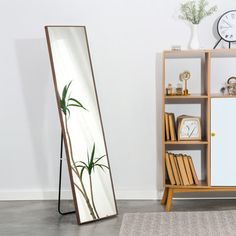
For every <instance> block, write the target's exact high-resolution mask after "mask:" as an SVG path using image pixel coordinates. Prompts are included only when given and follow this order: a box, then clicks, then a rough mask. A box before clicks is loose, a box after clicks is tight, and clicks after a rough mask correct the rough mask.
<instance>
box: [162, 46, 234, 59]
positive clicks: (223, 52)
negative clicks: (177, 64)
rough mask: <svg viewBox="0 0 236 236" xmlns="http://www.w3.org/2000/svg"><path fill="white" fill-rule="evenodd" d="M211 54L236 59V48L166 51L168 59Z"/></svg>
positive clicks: (165, 54)
mask: <svg viewBox="0 0 236 236" xmlns="http://www.w3.org/2000/svg"><path fill="white" fill-rule="evenodd" d="M207 53H209V54H210V55H211V56H212V57H236V49H235V48H231V49H228V48H220V49H199V50H180V51H171V50H169V51H164V56H165V57H166V58H181V57H182V58H185V57H201V56H203V55H204V54H207Z"/></svg>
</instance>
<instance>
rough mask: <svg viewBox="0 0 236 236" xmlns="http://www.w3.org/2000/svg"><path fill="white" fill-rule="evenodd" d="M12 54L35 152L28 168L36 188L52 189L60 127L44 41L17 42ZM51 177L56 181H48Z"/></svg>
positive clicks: (20, 40)
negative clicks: (16, 66) (31, 165)
mask: <svg viewBox="0 0 236 236" xmlns="http://www.w3.org/2000/svg"><path fill="white" fill-rule="evenodd" d="M15 50H16V58H17V62H18V67H19V73H20V79H21V81H20V84H21V86H22V93H23V94H24V101H25V110H26V113H27V117H28V125H29V130H30V135H31V140H30V141H31V143H29V144H28V145H32V149H33V150H34V156H33V157H32V158H33V159H34V162H35V166H34V167H31V168H34V169H35V171H36V177H37V179H38V185H39V186H38V187H42V189H43V188H45V186H47V187H49V188H51V187H53V186H56V185H57V171H58V165H57V164H58V162H59V161H58V160H59V158H58V156H59V153H58V152H59V145H60V144H59V142H60V128H59V127H60V125H59V120H58V116H57V108H56V100H55V95H54V89H53V83H52V77H51V70H50V67H49V66H50V64H49V59H48V53H47V46H46V40H45V39H18V40H15ZM25 148H27V147H25ZM54 166H55V167H54ZM52 172H55V173H52ZM53 174H54V175H55V174H56V178H51V177H52V176H53ZM54 179H55V180H54ZM55 181H56V182H55Z"/></svg>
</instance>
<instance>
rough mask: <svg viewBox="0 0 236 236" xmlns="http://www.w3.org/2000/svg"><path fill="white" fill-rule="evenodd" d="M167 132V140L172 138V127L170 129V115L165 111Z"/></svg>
mask: <svg viewBox="0 0 236 236" xmlns="http://www.w3.org/2000/svg"><path fill="white" fill-rule="evenodd" d="M165 134H166V140H167V141H168V140H170V129H169V115H168V113H167V112H165Z"/></svg>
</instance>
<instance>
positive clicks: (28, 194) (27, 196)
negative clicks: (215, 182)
mask: <svg viewBox="0 0 236 236" xmlns="http://www.w3.org/2000/svg"><path fill="white" fill-rule="evenodd" d="M115 194H116V199H117V200H160V199H161V198H162V194H163V191H152V190H146V191H142V190H135V191H132V190H126V189H123V190H117V191H115ZM57 198H58V191H55V190H47V191H40V190H31V191H27V190H25V191H22V190H21V191H0V201H17V200H57ZM61 199H64V200H72V193H71V190H62V192H61ZM173 199H175V200H198V199H236V197H234V196H230V197H227V196H224V197H220V196H218V197H213V196H211V197H178V198H176V197H174V198H173Z"/></svg>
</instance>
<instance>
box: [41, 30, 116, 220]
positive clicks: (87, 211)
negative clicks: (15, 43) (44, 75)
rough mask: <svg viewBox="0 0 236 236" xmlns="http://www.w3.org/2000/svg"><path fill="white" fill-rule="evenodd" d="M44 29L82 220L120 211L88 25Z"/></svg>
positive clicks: (78, 216)
mask: <svg viewBox="0 0 236 236" xmlns="http://www.w3.org/2000/svg"><path fill="white" fill-rule="evenodd" d="M46 35H47V40H48V46H49V53H50V56H51V65H52V70H53V75H54V85H55V90H56V96H57V102H58V108H59V109H58V110H59V116H60V120H61V126H62V130H63V135H64V144H65V150H66V154H67V161H68V167H69V173H70V179H71V186H72V192H73V197H74V202H75V207H76V212H77V220H78V223H84V222H88V221H94V220H98V219H101V218H105V217H109V216H113V215H116V214H117V208H116V203H115V197H114V190H113V184H112V180H111V171H110V165H109V161H108V156H107V149H106V143H105V139H104V132H103V127H102V122H101V117H100V111H99V105H98V100H97V92H96V87H95V82H94V77H93V71H92V65H91V60H90V54H89V48H88V43H87V35H86V30H85V27H74V26H73V27H72V26H71V27H69V26H68V27H66V26H62V27H61V26H48V27H46Z"/></svg>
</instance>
